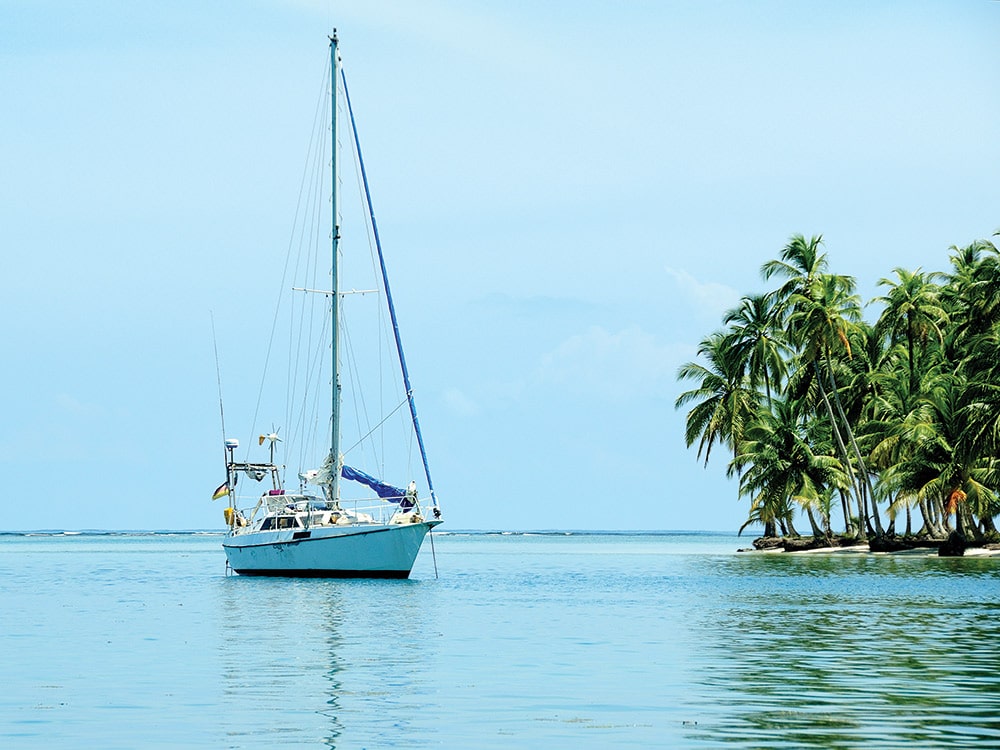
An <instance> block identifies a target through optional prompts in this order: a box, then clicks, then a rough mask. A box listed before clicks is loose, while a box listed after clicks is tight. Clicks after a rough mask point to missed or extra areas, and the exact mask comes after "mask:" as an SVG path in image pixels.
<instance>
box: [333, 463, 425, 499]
mask: <svg viewBox="0 0 1000 750" xmlns="http://www.w3.org/2000/svg"><path fill="white" fill-rule="evenodd" d="M340 476H342V477H343V478H344V479H348V480H350V481H352V482H360V483H361V484H364V485H367V486H368V487H371V488H372V489H373V490H375V494H376V495H378V496H379V497H380V498H382V499H383V500H388V501H390V502H393V503H399V506H400V507H401V508H402V509H403V510H409V509H410V508H412V507H413V499H412V497H411V495H410V493H408V492H406V491H405V490H401V489H399V488H398V487H393V486H392V485H391V484H386V483H385V482H381V481H379V480H378V479H376V478H375V477H373V476H370V475H368V474H365V473H364V472H363V471H361V470H360V469H354V468H351V467H350V466H347V465H346V464H345V465H344V467H343V468H342V469H341V470H340Z"/></svg>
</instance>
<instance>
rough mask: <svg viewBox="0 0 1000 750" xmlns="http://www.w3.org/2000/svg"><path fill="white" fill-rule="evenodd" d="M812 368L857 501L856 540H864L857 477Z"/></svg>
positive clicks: (817, 365)
mask: <svg viewBox="0 0 1000 750" xmlns="http://www.w3.org/2000/svg"><path fill="white" fill-rule="evenodd" d="M813 368H814V369H815V370H816V384H817V385H818V386H819V394H820V396H821V397H822V398H823V404H824V406H826V412H827V414H828V415H829V417H830V429H831V431H832V432H833V437H834V440H835V441H836V443H837V448H838V449H839V450H840V457H841V459H842V460H843V462H844V468H845V469H846V470H847V476H848V477H849V478H850V480H851V487H852V488H854V493H855V496H856V497H857V499H858V520H859V524H858V526H859V527H860V528H859V529H858V538H859V539H861V540H865V539H867V538H868V536H867V534H866V533H865V523H864V519H865V512H864V507H863V506H862V504H861V489H860V485H859V484H858V480H857V477H856V476H855V475H854V469H853V468H852V467H851V457H850V456H849V455H848V453H847V446H845V445H844V439H843V438H842V437H841V436H840V429H839V428H838V427H837V418H836V417H835V416H834V414H833V407H832V406H831V405H830V398H829V397H828V396H827V395H826V388H824V387H823V379H822V377H821V375H820V371H819V364H818V363H817V362H815V361H813ZM845 516H846V514H845Z"/></svg>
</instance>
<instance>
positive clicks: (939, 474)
mask: <svg viewBox="0 0 1000 750" xmlns="http://www.w3.org/2000/svg"><path fill="white" fill-rule="evenodd" d="M965 387H966V383H965V381H964V379H963V377H962V376H961V375H960V374H956V373H951V372H940V373H937V374H935V375H933V376H932V378H931V380H930V382H929V383H928V385H927V387H926V388H925V393H924V395H922V396H921V399H920V402H919V404H918V406H917V408H916V409H914V410H913V411H912V412H911V413H910V414H909V415H908V416H907V418H906V420H904V422H903V424H902V426H901V433H902V434H901V437H902V438H903V439H904V440H905V441H906V442H908V443H909V444H910V445H911V446H912V451H910V452H909V454H908V455H907V456H906V457H905V458H904V460H903V461H901V462H899V463H897V464H895V465H894V466H892V467H890V469H889V470H887V471H886V472H885V481H886V482H887V483H889V484H890V486H895V487H897V488H898V489H899V491H900V493H901V494H906V495H914V496H917V497H921V496H922V497H927V498H931V499H934V500H937V501H939V502H943V503H944V506H945V511H946V512H947V513H954V514H955V528H956V530H957V531H958V532H959V533H960V534H962V535H963V536H978V530H977V524H976V522H975V520H974V518H973V514H975V515H976V516H978V517H979V518H983V517H989V518H992V516H993V515H995V514H996V512H997V511H998V510H1000V499H998V497H997V493H996V490H995V488H996V487H997V486H998V480H1000V474H998V461H997V459H996V458H993V457H990V456H982V455H979V454H978V453H976V452H975V451H970V450H969V448H970V444H969V443H968V442H967V441H965V440H964V439H963V436H964V434H965V432H966V420H965V416H964V410H963V405H962V404H963V400H964V397H965V395H966V393H965Z"/></svg>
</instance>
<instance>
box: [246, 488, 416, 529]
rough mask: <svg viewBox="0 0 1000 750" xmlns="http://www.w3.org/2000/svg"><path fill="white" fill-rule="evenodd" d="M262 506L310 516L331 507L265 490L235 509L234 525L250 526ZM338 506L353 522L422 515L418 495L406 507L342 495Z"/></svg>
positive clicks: (314, 499)
mask: <svg viewBox="0 0 1000 750" xmlns="http://www.w3.org/2000/svg"><path fill="white" fill-rule="evenodd" d="M244 499H249V498H244ZM261 510H265V512H266V513H281V511H282V510H286V511H287V512H288V513H289V514H300V513H307V514H308V515H310V516H312V515H313V514H316V515H319V514H322V513H323V512H324V511H326V510H330V508H328V507H327V503H326V501H325V500H322V499H321V498H318V497H316V496H312V495H291V494H287V495H286V494H276V493H275V494H272V493H266V494H265V495H263V496H262V497H259V498H257V502H256V503H255V504H254V505H252V506H247V507H242V508H238V509H237V511H236V514H237V515H236V517H237V518H239V519H241V520H240V522H239V523H237V526H238V527H240V528H247V530H249V528H248V527H251V526H253V522H254V519H255V518H256V517H257V514H258V513H259V512H260V511H261ZM340 510H341V511H342V512H344V513H345V514H346V517H348V518H350V519H352V521H353V522H355V523H372V524H388V523H392V522H393V521H395V522H397V523H398V522H401V521H403V519H405V520H406V521H409V520H411V519H412V517H413V515H414V514H416V515H422V513H421V508H420V501H419V499H418V500H417V504H416V505H415V506H414V507H413V508H411V509H409V510H405V509H403V508H401V507H400V506H399V505H398V504H397V503H394V502H391V501H386V500H383V499H380V498H373V497H361V498H341V500H340Z"/></svg>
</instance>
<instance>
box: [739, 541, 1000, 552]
mask: <svg viewBox="0 0 1000 750" xmlns="http://www.w3.org/2000/svg"><path fill="white" fill-rule="evenodd" d="M759 542H763V544H761V545H760V546H758V543H759ZM786 542H787V540H786V539H785V538H783V537H778V538H773V539H755V540H754V546H753V547H751V548H742V549H738V550H736V551H737V552H755V553H763V554H789V555H909V556H913V557H918V556H919V557H939V556H942V555H940V554H939V545H938V544H937V543H933V542H932V543H927V544H924V545H914V546H912V547H904V548H901V549H892V550H873V549H872V548H871V546H870V545H869V543H868V542H859V543H856V544H846V545H832V546H831V545H828V546H823V547H811V546H802V547H799V548H798V549H795V548H793V549H788V548H787V547H786V546H785V544H786ZM948 556H950V557H1000V544H989V545H987V546H969V547H966V548H965V550H964V552H963V554H961V555H948Z"/></svg>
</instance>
